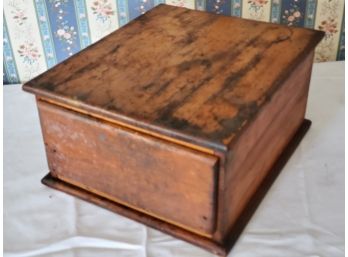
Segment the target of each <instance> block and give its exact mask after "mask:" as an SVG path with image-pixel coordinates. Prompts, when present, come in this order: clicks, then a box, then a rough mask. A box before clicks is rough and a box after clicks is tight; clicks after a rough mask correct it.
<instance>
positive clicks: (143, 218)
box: [42, 119, 311, 256]
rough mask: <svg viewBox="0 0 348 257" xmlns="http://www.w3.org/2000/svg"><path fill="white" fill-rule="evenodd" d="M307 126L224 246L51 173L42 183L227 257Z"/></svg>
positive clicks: (305, 125)
mask: <svg viewBox="0 0 348 257" xmlns="http://www.w3.org/2000/svg"><path fill="white" fill-rule="evenodd" d="M310 126H311V121H310V120H307V119H304V121H303V122H302V124H301V126H300V127H299V129H298V130H297V132H296V133H295V135H294V136H293V138H292V139H291V141H290V142H289V144H288V145H287V146H286V148H285V149H284V151H283V152H282V154H281V155H280V156H279V158H278V160H277V161H276V162H275V163H274V165H273V167H272V168H271V170H270V171H269V172H268V174H267V176H266V177H265V179H264V180H263V182H262V183H261V184H260V186H259V187H258V189H257V190H256V192H255V193H254V195H253V197H252V198H251V200H250V201H249V203H248V204H247V206H246V208H245V209H244V210H243V212H242V213H241V215H240V216H239V218H238V219H237V221H236V223H235V225H234V226H233V227H232V229H231V230H230V232H229V234H228V236H227V237H226V240H225V241H224V243H223V244H220V243H218V242H216V241H214V240H213V239H209V238H206V237H203V236H199V235H197V234H195V233H192V232H189V231H187V230H185V229H183V228H179V227H177V226H175V225H172V224H168V223H166V222H164V221H162V220H159V219H156V218H155V217H152V216H150V215H147V214H144V213H141V212H139V211H136V210H134V209H131V208H129V207H126V206H124V205H121V204H119V203H116V202H114V201H111V200H109V199H106V198H104V197H102V196H99V195H97V194H94V193H92V192H89V191H87V190H85V189H81V188H79V187H77V186H74V185H71V184H69V183H67V182H64V181H62V180H60V179H59V178H56V177H53V176H52V175H51V174H50V173H48V174H47V175H46V176H45V177H44V178H43V179H42V183H43V184H45V185H47V186H49V187H51V188H54V189H57V190H60V191H63V192H65V193H68V194H70V195H73V196H76V197H78V198H80V199H82V200H85V201H88V202H90V203H93V204H96V205H98V206H100V207H103V208H106V209H108V210H110V211H113V212H115V213H118V214H120V215H122V216H125V217H128V218H130V219H132V220H135V221H138V222H140V223H143V224H145V225H148V226H150V227H152V228H155V229H158V230H160V231H162V232H164V233H167V234H170V235H172V236H174V237H177V238H179V239H182V240H185V241H187V242H189V243H192V244H194V245H197V246H199V247H202V248H204V249H206V250H208V251H210V252H212V253H214V254H217V255H220V256H226V255H227V254H228V252H229V251H230V250H231V248H232V247H233V245H234V244H235V243H236V241H237V240H238V237H239V236H240V234H241V233H242V231H243V229H244V228H245V226H246V225H247V223H248V222H249V220H250V219H251V217H252V215H253V214H254V212H255V211H256V209H257V207H258V206H259V204H260V203H261V201H262V199H263V198H264V196H265V195H266V193H267V191H268V190H269V188H270V187H271V186H272V184H273V182H274V181H275V179H276V178H277V176H278V175H279V173H280V172H281V170H282V168H283V167H284V165H285V164H286V162H287V161H288V160H289V159H290V157H291V155H292V154H293V152H294V151H295V149H296V148H297V146H298V145H299V143H300V142H301V140H302V139H303V137H304V136H305V134H306V133H307V131H308V129H309V128H310Z"/></svg>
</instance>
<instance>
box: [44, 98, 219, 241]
mask: <svg viewBox="0 0 348 257" xmlns="http://www.w3.org/2000/svg"><path fill="white" fill-rule="evenodd" d="M38 107H39V114H40V120H41V127H42V132H43V137H44V141H45V148H46V154H47V159H48V164H49V168H50V171H51V174H52V176H54V177H58V178H59V179H61V180H64V181H67V182H68V183H70V184H73V185H77V186H79V187H81V188H84V189H87V190H89V191H91V192H95V193H97V194H99V195H102V196H104V197H106V198H108V199H111V200H113V201H115V202H118V203H122V204H123V205H126V206H128V207H131V208H133V209H136V210H139V211H141V212H144V213H147V214H149V215H151V216H154V217H156V218H158V219H161V220H164V221H166V222H168V223H171V224H175V225H177V226H179V227H185V228H186V229H187V230H191V231H194V232H195V233H197V234H200V235H203V236H205V237H211V235H212V233H213V232H214V229H215V221H216V217H215V214H216V205H217V203H216V188H217V184H216V177H217V174H216V172H217V166H218V165H217V162H218V160H217V157H215V156H211V155H208V154H204V153H201V152H198V151H194V150H191V149H188V148H186V147H182V146H179V145H176V144H170V143H168V142H166V141H162V140H159V139H156V138H152V137H149V136H146V135H143V134H139V133H135V132H134V131H130V130H126V129H124V128H120V127H117V126H115V125H113V124H108V123H105V122H102V121H100V120H97V119H92V118H90V117H88V116H85V115H81V114H79V113H76V112H73V111H69V110H66V109H64V108H60V107H57V106H54V105H52V104H48V103H46V102H42V101H38ZM192 210H194V211H192Z"/></svg>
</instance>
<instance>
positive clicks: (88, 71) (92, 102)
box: [23, 5, 323, 150]
mask: <svg viewBox="0 0 348 257" xmlns="http://www.w3.org/2000/svg"><path fill="white" fill-rule="evenodd" d="M322 36H323V34H322V33H321V32H318V31H314V30H308V29H303V28H292V27H285V26H281V25H276V24H269V23H260V22H255V21H249V20H243V19H239V18H235V17H225V16H221V15H215V14H210V13H205V12H200V11H194V10H189V9H185V8H179V7H173V6H168V5H159V6H158V7H156V8H154V9H152V10H151V11H149V12H147V13H146V14H145V15H142V16H140V17H139V18H137V19H135V20H134V21H133V22H130V23H129V24H128V25H126V26H124V27H123V28H121V29H119V30H118V31H116V32H114V33H112V34H111V35H109V36H108V37H106V38H104V39H103V40H101V41H99V42H97V43H96V44H94V45H92V46H90V47H88V48H87V49H85V50H83V51H82V52H80V53H79V54H77V55H75V56H73V57H72V58H70V59H68V60H66V61H65V62H63V63H61V64H59V65H57V66H55V67H54V68H53V69H51V70H49V71H47V72H45V73H44V74H42V75H40V76H38V77H37V78H35V79H33V80H31V81H30V82H28V83H26V84H25V85H24V87H23V88H24V89H25V90H27V91H31V92H34V93H36V94H37V95H38V96H40V95H41V96H45V97H48V98H51V99H54V100H55V101H58V102H65V103H67V104H68V105H71V106H74V107H79V108H85V109H90V110H92V112H100V113H102V114H103V115H105V116H106V115H116V116H112V117H116V118H119V119H122V117H123V118H124V120H125V121H126V122H130V123H131V122H134V121H136V122H137V124H138V125H139V126H141V127H145V128H147V129H149V130H158V128H161V129H163V131H164V132H163V133H167V134H168V133H169V132H171V133H174V134H175V133H176V132H177V133H178V135H179V137H180V135H185V136H183V137H182V139H183V140H187V138H192V141H193V142H194V143H197V144H201V145H203V146H207V147H210V146H211V145H213V147H215V148H218V149H223V150H225V149H226V148H227V146H228V145H229V144H230V143H231V141H232V140H233V138H235V137H236V135H238V133H239V132H240V131H241V130H242V128H243V127H244V126H246V125H247V124H248V122H249V121H251V120H252V118H253V117H254V116H255V114H257V113H258V111H259V109H260V107H261V105H263V104H264V103H265V102H267V101H268V100H269V99H270V98H271V97H272V95H273V93H274V92H275V91H276V89H277V88H278V87H279V86H280V85H281V83H282V81H284V80H285V79H286V77H287V75H288V74H289V72H290V71H291V70H292V69H293V68H294V67H295V66H296V65H297V64H298V63H299V62H300V61H301V60H302V59H303V58H304V56H305V55H306V53H308V51H309V50H311V49H312V48H313V47H314V46H315V44H316V43H317V42H318V41H319V40H320V39H321V37H322ZM91 108H92V109H91ZM116 118H115V119H116ZM147 126H148V127H147ZM168 131H169V132H168ZM171 135H173V134H170V136H171ZM195 138H198V139H199V140H195ZM207 142H209V143H207Z"/></svg>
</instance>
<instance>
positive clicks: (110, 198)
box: [52, 174, 212, 238]
mask: <svg viewBox="0 0 348 257" xmlns="http://www.w3.org/2000/svg"><path fill="white" fill-rule="evenodd" d="M52 176H54V177H56V178H57V179H59V180H61V181H64V182H66V183H68V184H71V185H73V186H75V187H78V188H81V189H83V190H86V191H88V192H92V193H94V194H96V195H100V196H101V197H103V198H106V199H108V200H110V201H113V202H115V203H118V204H121V205H123V206H126V207H127V208H130V209H133V210H135V211H138V212H141V213H144V214H146V215H149V216H151V217H154V218H156V219H159V220H162V221H164V222H167V223H169V224H173V225H175V226H177V227H179V228H182V229H185V230H187V231H190V232H192V233H194V234H197V235H199V236H202V237H206V238H212V234H207V233H203V232H201V231H199V230H196V229H193V228H190V227H188V226H185V225H183V224H181V223H179V222H176V221H173V220H170V219H167V218H164V217H162V216H160V215H157V214H155V213H153V212H150V211H147V210H145V209H143V208H139V207H136V206H134V205H132V204H129V203H127V202H125V201H123V200H120V199H118V198H116V197H113V196H110V195H108V194H106V193H103V192H100V191H99V190H96V189H93V188H90V187H88V186H85V185H83V184H81V183H79V182H76V181H73V180H71V179H68V178H65V177H64V176H61V175H57V174H54V175H53V174H52Z"/></svg>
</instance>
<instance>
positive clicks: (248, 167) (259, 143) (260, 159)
mask: <svg viewBox="0 0 348 257" xmlns="http://www.w3.org/2000/svg"><path fill="white" fill-rule="evenodd" d="M312 62H313V52H312V53H310V54H309V55H308V57H307V58H306V59H305V60H304V61H303V63H301V64H300V65H299V66H298V67H297V68H296V69H295V70H294V71H293V72H292V73H291V74H290V76H289V78H288V79H287V80H286V81H285V82H284V85H283V88H282V90H279V91H278V92H276V93H275V95H274V97H273V98H272V100H271V101H270V102H269V103H267V105H265V107H264V108H263V110H262V111H261V112H260V113H259V115H258V116H257V118H256V119H255V120H254V122H253V123H252V125H251V126H249V127H248V128H247V129H246V130H245V131H244V133H243V134H242V135H241V136H240V138H239V139H238V141H237V142H236V143H235V145H234V146H233V152H231V153H230V154H229V155H228V156H227V160H226V167H225V170H226V172H225V182H224V183H225V185H226V186H225V187H226V191H225V193H224V202H225V204H224V210H223V214H224V215H225V217H224V218H223V219H222V220H223V221H224V224H223V225H222V226H221V233H222V234H226V233H228V231H229V229H230V227H231V226H233V225H234V224H235V221H236V219H238V217H239V215H240V213H241V212H242V211H243V209H244V208H245V205H246V204H247V203H248V202H249V200H250V197H252V196H253V194H254V192H255V191H256V190H257V189H258V187H259V185H260V184H261V183H262V181H263V179H264V177H265V176H266V175H267V173H268V172H269V170H270V167H272V165H273V163H274V160H275V158H277V157H278V156H279V155H280V154H281V152H282V151H283V149H284V148H285V146H286V145H287V144H288V142H289V141H290V139H291V138H292V136H293V134H294V133H295V132H296V130H297V129H298V127H299V126H300V125H301V123H302V121H303V119H304V116H305V110H306V103H307V96H308V90H309V79H310V75H311V63H312ZM289 96H291V97H289Z"/></svg>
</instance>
